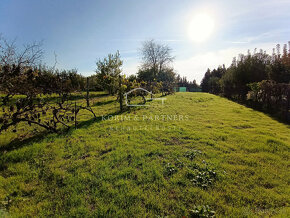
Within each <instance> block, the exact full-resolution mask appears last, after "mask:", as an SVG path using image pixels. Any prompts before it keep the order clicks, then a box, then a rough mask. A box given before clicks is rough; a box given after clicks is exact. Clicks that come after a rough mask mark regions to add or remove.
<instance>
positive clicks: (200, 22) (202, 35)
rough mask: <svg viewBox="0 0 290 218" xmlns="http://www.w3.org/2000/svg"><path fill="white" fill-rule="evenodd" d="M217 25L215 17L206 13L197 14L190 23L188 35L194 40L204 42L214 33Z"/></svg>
mask: <svg viewBox="0 0 290 218" xmlns="http://www.w3.org/2000/svg"><path fill="white" fill-rule="evenodd" d="M214 27H215V22H214V19H213V18H212V17H211V16H210V15H208V14H206V13H201V14H197V15H195V16H194V17H193V18H192V20H191V21H190V23H189V26H188V35H189V38H190V39H191V40H193V41H194V42H203V41H205V40H207V39H208V38H209V37H210V36H211V35H212V33H213V31H214Z"/></svg>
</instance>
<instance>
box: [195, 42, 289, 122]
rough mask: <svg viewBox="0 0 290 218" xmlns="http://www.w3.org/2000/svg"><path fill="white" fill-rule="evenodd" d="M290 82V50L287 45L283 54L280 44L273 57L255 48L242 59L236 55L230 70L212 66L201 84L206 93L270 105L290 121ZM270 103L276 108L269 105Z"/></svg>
mask: <svg viewBox="0 0 290 218" xmlns="http://www.w3.org/2000/svg"><path fill="white" fill-rule="evenodd" d="M266 81H267V82H266ZM276 83H278V84H276ZM289 83H290V53H289V51H287V45H286V44H285V45H284V50H283V55H282V56H281V54H280V45H277V54H275V53H273V54H272V56H270V55H268V54H266V52H264V51H263V50H260V51H259V52H256V50H255V52H254V54H251V53H250V52H248V54H247V55H243V54H240V55H239V58H238V59H236V58H234V59H233V62H232V64H231V66H230V67H228V68H227V69H225V67H219V68H218V69H214V70H212V71H210V70H209V69H208V70H207V72H206V73H205V75H204V78H203V80H202V82H201V87H202V90H203V91H205V92H209V93H213V94H218V95H223V96H225V97H228V98H231V99H233V100H237V101H243V102H246V100H249V99H250V100H251V101H250V102H247V103H249V105H250V106H254V107H256V108H258V107H260V108H263V109H265V108H267V111H270V112H272V111H274V110H278V111H279V114H280V118H282V119H284V120H286V121H289V120H290V118H289V117H290V112H289V107H290V106H289V103H288V102H289V101H290V94H289V91H287V90H289V89H290V88H289V87H290V85H289ZM274 84H275V85H274ZM262 86H263V88H262ZM258 95H259V96H258ZM253 102H255V103H254V104H253ZM270 102H271V103H273V107H269V106H270ZM271 110H272V111H271ZM281 114H282V115H281Z"/></svg>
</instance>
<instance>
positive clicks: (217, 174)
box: [0, 93, 290, 217]
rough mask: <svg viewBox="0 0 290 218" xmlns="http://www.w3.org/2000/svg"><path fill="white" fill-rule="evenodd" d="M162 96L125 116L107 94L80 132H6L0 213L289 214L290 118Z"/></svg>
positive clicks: (198, 96) (197, 97) (220, 101)
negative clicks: (289, 120) (289, 121)
mask: <svg viewBox="0 0 290 218" xmlns="http://www.w3.org/2000/svg"><path fill="white" fill-rule="evenodd" d="M166 98H167V100H166V101H165V103H164V105H162V104H161V102H160V101H152V102H149V103H148V104H149V105H150V107H141V108H137V109H132V110H131V111H128V112H125V113H123V114H119V113H118V104H117V103H116V102H115V101H113V100H114V98H113V97H102V98H99V99H97V100H96V102H95V103H94V105H95V106H94V107H93V109H94V111H95V113H96V114H97V116H99V118H98V119H97V120H93V119H91V120H89V121H83V122H81V121H80V124H79V127H78V129H74V128H72V129H71V130H70V131H68V132H66V133H61V134H46V133H42V135H40V136H37V137H33V134H34V133H32V132H30V130H31V129H29V128H28V127H25V126H22V127H21V128H22V129H21V130H20V131H19V132H18V133H12V132H4V134H2V135H0V141H1V142H0V146H1V147H0V148H1V156H0V166H1V167H0V208H1V209H0V217H1V216H4V217H5V216H7V217H9V216H12V217H14V216H15V217H18V216H19V217H26V216H28V217H29V216H30V217H32V216H37V217H44V216H66V217H166V216H167V217H183V216H185V217H190V216H194V215H197V214H198V213H200V214H201V215H202V214H203V215H205V216H207V215H208V216H210V214H212V213H211V212H209V211H215V215H216V216H217V217H223V216H231V217H268V216H270V217H272V216H273V217H289V215H290V210H289V200H290V198H289V196H290V189H289V156H290V155H289V148H290V134H289V133H290V128H289V125H286V124H283V123H280V122H278V121H276V120H274V119H273V118H271V117H269V116H268V115H266V114H263V113H261V112H258V111H255V110H253V109H250V108H246V107H244V106H242V105H239V104H237V103H234V102H231V101H229V100H227V99H224V98H221V97H217V96H214V95H211V94H206V93H176V94H174V95H171V96H167V97H166ZM109 114H114V115H113V116H109V117H108V115H109ZM89 116H91V115H89V114H82V115H80V119H82V117H83V120H87V119H88V118H92V116H91V117H89ZM17 134H18V135H17ZM35 134H36V133H35ZM27 135H28V136H29V137H30V139H28V140H27V139H25V138H27V137H28V136H27ZM21 137H22V138H24V139H23V140H24V141H17V140H16V138H21ZM31 137H33V138H31ZM9 146H13V148H12V149H10V148H9ZM206 205H207V206H208V207H207V208H208V210H209V211H206V212H202V209H201V208H202V207H203V206H206Z"/></svg>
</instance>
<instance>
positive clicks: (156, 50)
mask: <svg viewBox="0 0 290 218" xmlns="http://www.w3.org/2000/svg"><path fill="white" fill-rule="evenodd" d="M171 51H172V49H171V48H170V47H169V46H168V45H163V44H158V43H156V42H155V41H154V40H149V41H145V42H143V46H142V49H141V55H142V66H141V67H142V69H149V70H152V71H153V77H154V78H156V76H157V75H158V74H159V73H160V72H162V70H163V69H164V68H166V67H168V65H169V64H170V63H171V62H172V61H173V60H174V57H173V56H172V55H171Z"/></svg>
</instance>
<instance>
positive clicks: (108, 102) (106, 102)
mask: <svg viewBox="0 0 290 218" xmlns="http://www.w3.org/2000/svg"><path fill="white" fill-rule="evenodd" d="M113 102H115V100H110V101H99V102H95V103H94V104H93V105H92V106H93V107H94V106H102V105H107V104H111V103H113Z"/></svg>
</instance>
